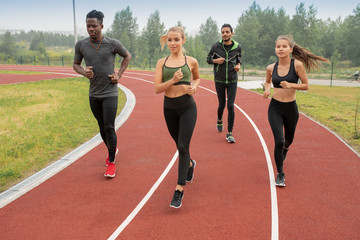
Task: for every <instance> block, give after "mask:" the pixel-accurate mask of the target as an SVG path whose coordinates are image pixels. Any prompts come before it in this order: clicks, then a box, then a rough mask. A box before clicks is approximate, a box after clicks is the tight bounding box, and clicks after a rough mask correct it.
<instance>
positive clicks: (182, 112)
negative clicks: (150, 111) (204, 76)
mask: <svg viewBox="0 0 360 240" xmlns="http://www.w3.org/2000/svg"><path fill="white" fill-rule="evenodd" d="M164 116H165V121H166V125H167V127H168V130H169V133H170V135H171V137H172V138H173V139H174V141H175V143H176V146H177V149H178V151H179V168H178V183H177V184H178V185H182V186H184V185H185V184H186V176H187V173H188V171H189V167H190V151H189V148H190V141H191V137H192V134H193V131H194V128H195V123H196V118H197V109H196V104H195V103H193V104H191V105H188V106H186V107H182V108H176V109H171V108H164Z"/></svg>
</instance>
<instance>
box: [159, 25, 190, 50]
mask: <svg viewBox="0 0 360 240" xmlns="http://www.w3.org/2000/svg"><path fill="white" fill-rule="evenodd" d="M169 32H177V33H180V35H181V38H182V39H183V40H185V39H186V37H185V31H184V28H183V27H181V26H175V27H172V28H170V29H169V30H168V31H167V33H166V34H165V35H162V36H161V38H160V45H161V51H163V50H164V46H165V44H166V42H167V38H168V34H169ZM182 51H183V52H184V51H185V49H184V48H182Z"/></svg>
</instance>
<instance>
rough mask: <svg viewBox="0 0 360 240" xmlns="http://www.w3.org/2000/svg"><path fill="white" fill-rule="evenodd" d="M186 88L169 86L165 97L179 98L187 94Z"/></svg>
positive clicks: (187, 86) (183, 86)
mask: <svg viewBox="0 0 360 240" xmlns="http://www.w3.org/2000/svg"><path fill="white" fill-rule="evenodd" d="M188 88H189V85H174V86H171V87H170V88H169V89H168V90H167V91H166V92H165V96H167V97H169V98H176V97H180V96H182V95H185V94H186V93H187V89H188Z"/></svg>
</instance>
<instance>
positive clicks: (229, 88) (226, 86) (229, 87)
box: [215, 82, 237, 132]
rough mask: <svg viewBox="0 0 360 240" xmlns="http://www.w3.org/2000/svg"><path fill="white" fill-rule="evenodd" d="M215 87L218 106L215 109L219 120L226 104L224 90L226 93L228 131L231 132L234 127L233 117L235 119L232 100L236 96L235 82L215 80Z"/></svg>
mask: <svg viewBox="0 0 360 240" xmlns="http://www.w3.org/2000/svg"><path fill="white" fill-rule="evenodd" d="M215 88H216V93H217V96H218V100H219V107H218V110H217V114H218V119H219V120H222V116H223V113H224V109H225V104H226V95H225V92H226V93H227V98H228V100H227V110H228V132H232V130H233V127H234V119H235V110H234V102H235V97H236V90H237V82H233V83H219V82H215Z"/></svg>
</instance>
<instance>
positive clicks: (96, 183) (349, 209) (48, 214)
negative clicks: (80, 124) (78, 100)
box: [0, 65, 360, 239]
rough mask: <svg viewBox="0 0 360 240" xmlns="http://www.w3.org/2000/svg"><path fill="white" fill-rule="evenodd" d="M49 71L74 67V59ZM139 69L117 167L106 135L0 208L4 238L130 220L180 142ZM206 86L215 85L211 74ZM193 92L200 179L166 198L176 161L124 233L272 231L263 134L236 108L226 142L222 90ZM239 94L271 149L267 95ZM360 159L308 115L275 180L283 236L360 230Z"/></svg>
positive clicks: (105, 227) (77, 231)
mask: <svg viewBox="0 0 360 240" xmlns="http://www.w3.org/2000/svg"><path fill="white" fill-rule="evenodd" d="M4 67H5V68H6V67H10V66H6V65H0V69H4ZM11 67H13V66H11ZM20 67H22V69H23V68H25V67H24V66H20ZM32 69H34V71H39V69H37V68H36V70H35V67H33V68H32ZM26 70H29V69H28V66H26ZM42 71H44V72H54V71H62V72H63V73H74V72H73V71H72V70H71V69H70V68H46V70H44V69H43V70H42ZM142 74H143V72H142ZM142 74H140V73H136V72H134V71H128V72H127V73H126V74H125V76H124V77H123V78H122V80H121V84H123V85H124V86H126V87H127V88H129V89H130V90H131V91H132V92H133V93H134V94H135V96H136V106H135V109H134V111H133V112H132V114H131V116H130V118H129V119H128V120H127V121H126V123H125V124H124V125H123V126H122V127H121V128H120V129H119V130H118V147H119V150H120V152H119V154H118V156H117V161H118V164H117V176H116V177H115V178H114V179H106V178H104V177H103V173H104V171H105V167H104V160H105V157H106V150H105V147H104V146H103V144H101V145H99V146H98V147H96V148H94V149H93V150H92V151H90V152H89V153H88V154H86V155H85V156H84V157H82V158H80V159H79V160H77V161H76V162H75V163H74V164H72V165H71V166H69V167H67V168H66V169H64V170H63V171H61V172H60V173H58V174H57V175H55V176H54V177H52V178H51V179H49V180H47V181H46V182H44V183H43V184H41V185H40V186H38V187H36V188H35V189H33V190H32V191H30V192H28V193H27V194H25V195H23V196H22V197H20V198H18V199H17V200H15V201H14V202H12V203H10V204H9V205H7V206H5V207H3V208H2V209H0V233H1V234H0V235H1V239H107V238H108V237H109V236H110V235H111V234H112V233H113V232H114V231H115V230H116V229H117V228H118V227H119V225H120V224H121V223H123V221H124V220H125V219H126V218H127V217H128V215H129V214H130V213H131V212H132V211H133V209H134V208H135V207H136V206H137V205H138V203H139V202H140V201H141V200H142V199H143V197H144V196H145V195H146V193H147V192H148V191H149V189H150V188H151V187H152V186H153V184H154V183H155V181H156V180H157V179H158V178H159V176H160V175H161V174H162V172H163V171H164V169H165V168H166V166H167V165H168V163H169V162H170V160H171V158H172V157H173V155H174V153H175V151H176V149H175V144H174V143H173V140H172V139H171V138H170V135H169V133H168V132H167V129H166V124H165V121H164V117H163V113H162V101H163V95H155V93H154V90H153V86H152V84H150V83H148V82H144V81H141V80H136V79H134V78H132V77H137V78H141V79H146V80H148V81H151V82H152V80H153V79H152V77H151V76H145V75H142ZM149 74H150V75H151V73H149ZM201 86H203V87H206V88H209V89H211V90H214V86H213V82H211V81H206V80H203V81H202V83H201ZM195 98H196V103H197V106H198V120H197V125H196V128H195V132H194V136H193V139H192V144H191V155H192V158H194V159H195V160H196V161H197V167H196V168H195V178H194V181H193V183H191V184H188V185H187V186H186V187H185V192H184V200H183V206H182V207H181V208H180V209H173V208H170V207H169V203H170V200H171V197H172V194H173V190H174V188H175V184H176V179H177V162H176V163H175V165H174V166H173V168H172V169H171V170H170V172H169V174H168V175H167V176H166V177H165V179H164V181H163V182H162V183H161V184H160V186H159V188H158V189H157V190H156V191H155V193H154V194H153V195H152V197H151V198H150V199H149V201H148V202H147V203H146V204H145V206H144V207H143V208H142V209H141V211H140V212H139V214H138V215H136V216H135V218H134V219H133V220H132V221H131V222H130V224H129V225H128V226H127V227H126V228H125V229H124V231H122V233H121V234H120V235H119V237H118V239H270V238H271V214H272V212H271V202H270V201H271V199H270V198H271V196H270V187H269V184H270V183H269V173H268V169H267V164H266V159H265V154H264V151H263V149H262V147H261V144H260V141H259V138H258V137H257V135H256V133H255V131H254V129H253V128H252V126H251V124H250V123H249V121H248V120H247V119H246V118H245V117H244V115H243V114H242V113H241V112H240V111H238V110H236V119H235V128H234V137H235V138H236V140H237V142H236V143H235V144H228V143H227V142H226V141H225V133H218V132H217V131H216V127H215V120H216V107H217V100H216V96H215V95H214V94H213V93H210V92H209V91H207V90H205V89H203V88H199V89H198V92H197V94H196V96H195ZM235 103H236V104H237V105H238V106H239V107H240V108H241V109H243V110H244V111H245V112H246V113H247V114H248V115H249V116H250V118H251V119H252V120H253V121H254V123H255V124H256V125H257V127H258V128H259V130H260V132H261V134H262V135H263V137H264V139H265V141H266V144H267V146H268V149H269V151H270V154H271V157H272V158H273V154H272V151H273V137H272V133H271V130H270V127H269V124H268V122H267V107H268V103H269V100H264V99H263V98H262V97H261V96H259V95H258V94H255V93H252V92H250V91H247V90H243V89H238V94H237V98H236V101H235ZM224 116H227V112H226V111H225V115H224ZM225 120H226V118H225ZM359 160H360V158H359V156H358V155H357V154H355V153H354V152H353V151H352V150H351V149H349V148H348V147H347V146H346V145H345V144H344V143H342V142H341V141H340V140H339V139H338V138H337V137H336V136H334V135H333V134H332V133H330V132H329V131H328V130H326V129H325V128H323V127H321V126H319V125H318V124H316V123H314V122H313V121H311V120H309V119H308V118H306V117H304V116H302V115H301V116H300V120H299V124H298V127H297V133H296V136H295V141H294V144H293V145H292V147H291V150H290V151H289V153H288V158H287V160H286V162H285V166H284V169H285V172H286V187H285V188H282V189H279V188H277V189H276V190H277V198H278V202H277V204H278V214H279V239H358V237H359V236H360V204H359V202H360V183H359V181H358V178H359V169H360V161H359ZM273 166H275V165H274V163H273Z"/></svg>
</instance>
